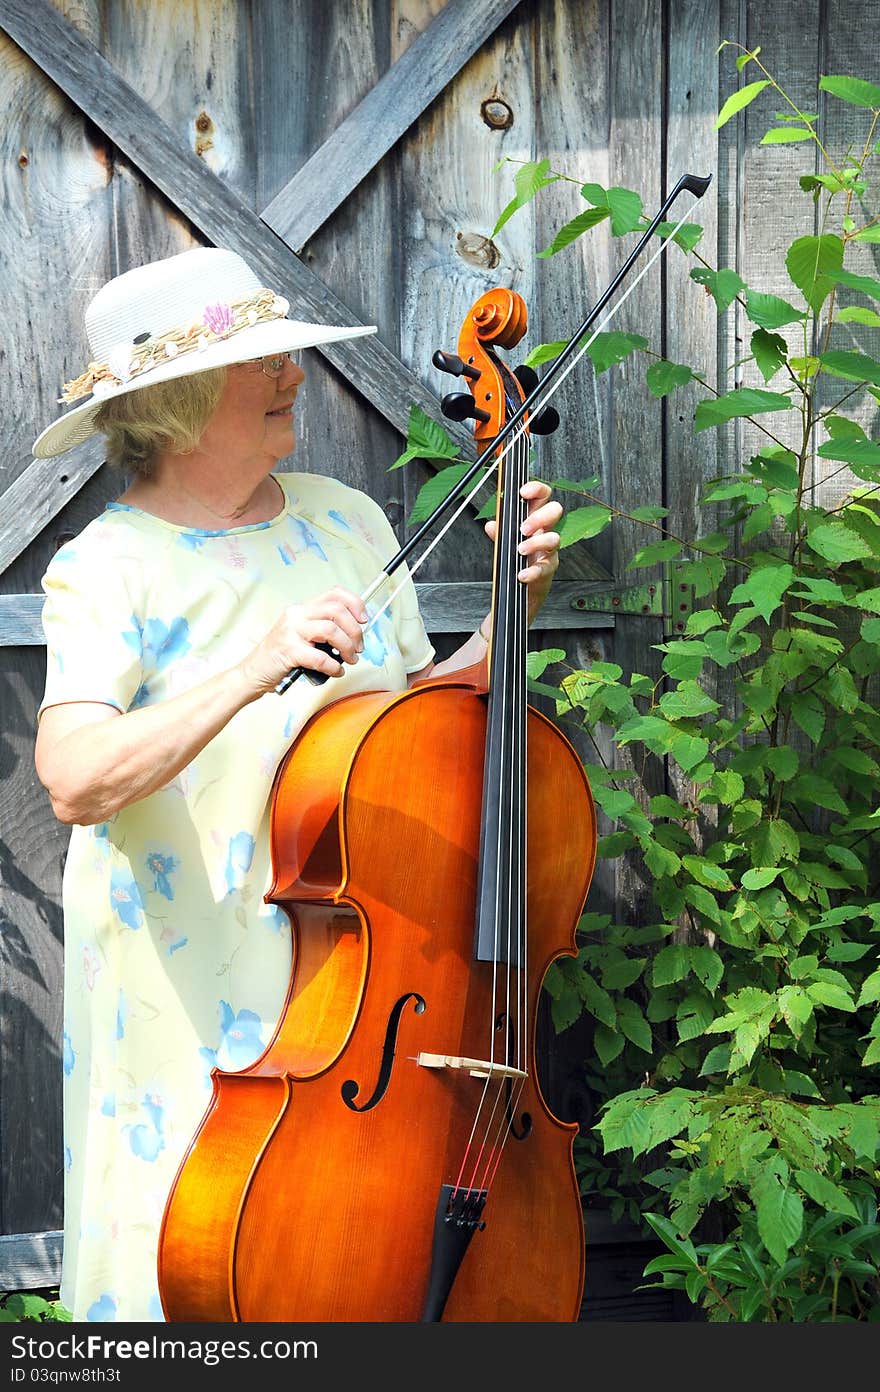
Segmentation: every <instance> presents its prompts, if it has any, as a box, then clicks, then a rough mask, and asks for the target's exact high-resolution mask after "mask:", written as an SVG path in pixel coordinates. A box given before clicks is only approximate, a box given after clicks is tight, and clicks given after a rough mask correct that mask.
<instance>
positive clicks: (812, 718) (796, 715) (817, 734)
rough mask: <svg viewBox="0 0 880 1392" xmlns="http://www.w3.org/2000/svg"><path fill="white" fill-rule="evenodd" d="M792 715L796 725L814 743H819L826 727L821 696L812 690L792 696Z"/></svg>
mask: <svg viewBox="0 0 880 1392" xmlns="http://www.w3.org/2000/svg"><path fill="white" fill-rule="evenodd" d="M791 715H792V719H793V720H794V723H795V725H797V726H798V727H799V728H800V729H801V730H803V732H804V734H805V735H807V736H808V737H809V738H810V739H811V740H812V742H813V744H818V743H819V740H820V739H821V738H822V732H823V731H824V729H825V708H824V706H823V705H822V702H821V701H820V700H819V697H818V696H816V694H815V693H814V692H812V691H805V692H802V693H798V694H796V695H794V696H792V698H791Z"/></svg>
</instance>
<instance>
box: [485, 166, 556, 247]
mask: <svg viewBox="0 0 880 1392" xmlns="http://www.w3.org/2000/svg"><path fill="white" fill-rule="evenodd" d="M549 170H550V161H549V159H542V160H531V161H529V162H528V163H527V164H524V165H522V167H521V168H520V169H518V170H517V173H516V177H515V178H514V186H515V188H516V193H515V195H514V197H513V198H512V199H511V200H510V202H509V203H508V204H507V207H506V208H505V209H504V211H503V212H502V213H501V216H500V217H499V219H498V221H497V222H496V224H495V226H494V227H493V228H492V233H491V235H492V236H493V237H494V236H495V235H496V234H497V233H498V232H500V231H501V229H502V227H503V226H504V224H505V223H506V222H507V221H508V220H509V219H510V218H512V217H513V214H514V213H515V212H516V211H517V209H519V208H522V207H524V206H525V204H526V203H528V202H529V201H530V200H531V199H532V198H534V196H535V194H536V193H537V192H538V190H539V189H542V188H545V187H546V186H547V184H555V183H556V181H557V179H558V178H559V177H560V176H559V175H558V174H551V173H549Z"/></svg>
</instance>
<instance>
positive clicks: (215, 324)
mask: <svg viewBox="0 0 880 1392" xmlns="http://www.w3.org/2000/svg"><path fill="white" fill-rule="evenodd" d="M234 322H235V321H234V318H233V314H232V310H231V309H230V308H229V305H228V304H222V303H221V304H209V305H205V308H204V311H203V313H202V323H203V324H207V326H208V328H209V329H210V330H211V332H212V333H215V334H224V333H228V332H229V330H230V329H231V328H232V325H233V323H234Z"/></svg>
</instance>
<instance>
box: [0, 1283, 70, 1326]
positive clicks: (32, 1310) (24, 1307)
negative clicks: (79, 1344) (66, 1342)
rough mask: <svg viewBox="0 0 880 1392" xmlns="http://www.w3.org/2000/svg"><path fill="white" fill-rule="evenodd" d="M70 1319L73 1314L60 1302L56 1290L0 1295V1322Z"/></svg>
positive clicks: (62, 1320) (64, 1321)
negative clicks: (41, 1292)
mask: <svg viewBox="0 0 880 1392" xmlns="http://www.w3.org/2000/svg"><path fill="white" fill-rule="evenodd" d="M72 1319H73V1315H72V1314H71V1313H70V1311H69V1310H68V1309H66V1307H65V1306H64V1305H62V1304H61V1301H60V1300H59V1299H58V1296H57V1292H52V1291H49V1292H47V1293H46V1294H37V1293H36V1292H27V1291H12V1292H7V1293H6V1294H5V1295H0V1324H12V1323H17V1322H19V1321H36V1322H39V1323H43V1322H45V1321H50V1322H60V1323H69V1322H70V1321H71V1320H72Z"/></svg>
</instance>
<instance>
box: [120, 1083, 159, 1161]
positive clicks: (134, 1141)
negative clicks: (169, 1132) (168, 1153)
mask: <svg viewBox="0 0 880 1392" xmlns="http://www.w3.org/2000/svg"><path fill="white" fill-rule="evenodd" d="M141 1106H142V1108H143V1110H144V1111H145V1112H146V1114H147V1120H146V1121H142V1122H138V1124H137V1125H136V1126H123V1128H122V1131H123V1135H127V1136H128V1143H129V1145H130V1146H131V1149H132V1154H134V1155H136V1156H137V1157H138V1159H140V1160H147V1161H149V1162H151V1163H152V1161H154V1160H155V1159H156V1156H157V1155H159V1153H160V1152H161V1151H163V1150H164V1149H165V1138H164V1136H163V1135H162V1122H163V1119H164V1111H163V1108H162V1105H161V1103H160V1101H159V1098H158V1097H151V1096H150V1095H149V1094H148V1095H147V1096H146V1097H145V1098H144V1100H143V1102H142V1103H141Z"/></svg>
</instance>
